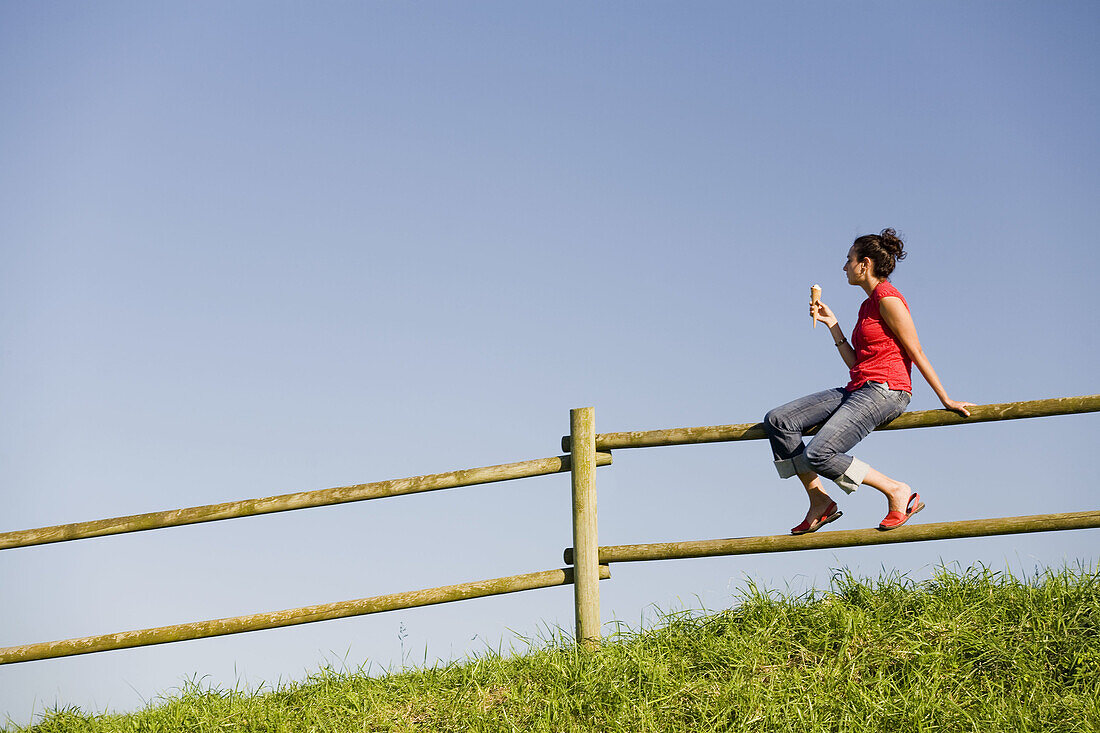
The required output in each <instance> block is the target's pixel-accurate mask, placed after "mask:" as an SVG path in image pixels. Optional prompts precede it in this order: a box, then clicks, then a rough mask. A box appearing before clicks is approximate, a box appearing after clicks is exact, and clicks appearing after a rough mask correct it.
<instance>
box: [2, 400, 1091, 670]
mask: <svg viewBox="0 0 1100 733" xmlns="http://www.w3.org/2000/svg"><path fill="white" fill-rule="evenodd" d="M1097 411H1100V395H1089V396H1083V397H1063V398H1056V399H1048V400H1033V401H1029V402H1009V403H1003V404H993V405H977V406H975V407H973V408H971V416H970V417H969V418H964V417H962V416H960V415H956V414H955V413H953V412H949V411H947V410H925V411H919V412H907V413H905V414H903V415H901V416H899V417H898V418H897V419H896V420H894V421H893V422H891V423H889V424H887V425H884V426H882V427H880V428H879V430H900V429H907V428H918V427H934V426H947V425H961V424H966V423H975V422H987V421H992V420H1015V419H1021V418H1035V417H1053V416H1056V415H1071V414H1077V413H1085V412H1097ZM764 437H766V436H765V435H764V431H763V427H762V426H761V424H760V423H746V424H741V425H716V426H709V427H698V428H676V429H672V430H651V431H642V432H627V433H603V434H599V433H596V432H595V425H594V410H593V408H591V407H585V408H579V409H575V410H572V411H571V412H570V434H569V435H567V436H565V437H564V438H562V447H563V450H565V451H566V452H568V453H569V455H563V456H555V457H551V458H540V459H537V460H532V461H523V462H520V463H508V464H503V465H498V466H486V467H482V468H472V469H463V470H459V471H452V472H449V473H440V474H432V475H428V476H416V477H412V478H404V479H394V480H390V481H379V482H375V483H368V484H357V485H354V486H340V487H336V488H331V489H322V490H318V491H305V492H299V493H294V494H284V495H281V496H272V497H267V498H262V499H248V500H244V501H236V502H228V503H225V504H211V505H207V506H198V507H190V508H186V509H176V510H171V511H164V512H153V513H149V514H137V515H132V516H127V517H116V518H112V519H100V520H95V521H91V522H78V523H75V524H63V525H57V526H52V527H41V528H38V529H29V530H19V531H14V532H0V550H4V549H14V548H19V547H30V546H33V545H41V544H47V543H51V542H67V541H71V540H79V539H88V538H93V537H102V536H105V535H111V534H121V533H125V532H140V531H144V530H150V529H163V528H167V527H178V526H182V525H186V524H196V523H200V522H214V521H220V520H225V519H236V518H242V517H249V516H255V515H259V514H269V513H272V512H283V511H291V510H294V509H306V508H310V507H317V506H327V505H331V504H342V503H347V502H353V501H365V500H368V499H380V498H385V497H390V496H401V495H403V494H413V493H420V492H424V491H436V490H439V489H450V488H458V487H463V486H474V485H478V484H486V483H494V482H497V481H507V480H512V479H520V478H528V477H532V476H544V475H548V474H553V473H564V472H569V473H570V474H571V478H572V497H573V547H571V548H567V549H566V550H565V563H566V564H567V565H569V566H570V567H566V568H559V569H554V570H545V571H541V572H534V573H527V574H523V575H513V576H509V577H505V578H493V579H489V580H480V581H475V582H470V583H460V584H457V585H450V586H444V587H440V588H427V589H424V590H418V591H410V592H406V593H395V594H391V595H385V596H376V597H373V598H361V599H358V600H351V601H340V602H336V603H327V604H321V605H316V606H307V607H304V608H294V609H288V610H284V611H274V612H268V613H259V614H254V615H250V616H238V617H233V618H225V619H217V620H212V621H200V622H195V623H189V624H178V625H175V626H162V627H159V628H152V629H142V630H138V631H127V632H121V633H115V634H104V635H100V636H91V637H84V638H80V639H68V640H64V641H54V642H43V643H38V644H26V645H23V646H13V647H6V648H0V664H12V663H16V662H27V661H32V660H40V659H50V658H54V657H65V656H73V655H77V654H90V653H93V652H102V651H110V650H113V649H126V648H130V647H137V646H150V645H153V644H164V643H168V642H173V641H186V640H190V639H201V638H207V637H211V636H222V635H226V634H239V633H245V632H249V631H260V630H263V629H273V628H278V627H282V626H292V625H296V624H305V623H314V622H317V621H327V620H331V619H337V618H347V617H350V616H360V615H365V614H371V613H379V612H382V611H392V610H397V609H402V608H414V607H418V606H428V605H433V604H437V603H449V602H452V601H461V600H467V599H471V598H483V597H486V596H492V595H501V594H504V593H516V592H519V591H524V590H532V589H535V588H548V587H552V586H559V585H566V584H572V585H573V588H574V608H575V615H576V638H577V642H578V643H579V644H581V645H583V646H585V647H595V646H597V645H598V644H599V640H600V597H599V587H598V584H599V581H600V580H606V579H607V578H610V577H611V573H610V568H609V564H610V563H613V562H635V561H643V560H671V559H682V558H693V557H712V556H716V555H743V554H751V553H762V552H790V551H796V550H811V549H822V548H828V547H853V546H859V545H881V544H893V543H897V542H923V541H930V540H943V539H957V538H964V537H987V536H992V535H1006V534H1018V533H1024V532H1050V531H1057V530H1069V529H1092V528H1097V527H1100V511H1082V512H1070V513H1064V514H1038V515H1032V516H1026V517H1001V518H993V519H975V520H969V521H961V522H938V523H933V524H907V525H905V526H904V527H900V528H898V529H896V530H893V531H891V532H879V531H877V530H874V529H856V530H843V531H830V532H819V533H815V534H808V535H802V536H797V537H795V536H791V535H777V536H772V537H742V538H732V539H718V540H696V541H688V542H664V543H656V544H640V545H616V546H607V547H600V546H599V544H598V533H597V527H596V480H595V479H596V468H597V467H599V466H608V465H611V453H610V452H609V451H610V450H612V449H622V448H644V447H653V446H665V445H685V444H691V443H713V442H721V441H733V440H753V439H761V438H764Z"/></svg>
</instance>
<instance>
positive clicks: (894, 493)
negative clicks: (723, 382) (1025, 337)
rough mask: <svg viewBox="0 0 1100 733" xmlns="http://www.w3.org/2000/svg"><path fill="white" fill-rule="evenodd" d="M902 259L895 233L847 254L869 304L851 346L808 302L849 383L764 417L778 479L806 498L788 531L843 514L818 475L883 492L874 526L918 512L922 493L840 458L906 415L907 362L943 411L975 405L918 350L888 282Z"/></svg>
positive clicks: (823, 309)
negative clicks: (951, 393)
mask: <svg viewBox="0 0 1100 733" xmlns="http://www.w3.org/2000/svg"><path fill="white" fill-rule="evenodd" d="M904 258H905V252H904V251H903V244H902V241H901V240H900V239H898V236H897V233H896V232H895V231H894V230H893V229H883V230H882V233H881V234H867V235H864V236H862V237H859V238H857V239H856V241H855V242H854V243H853V244H852V247H851V249H849V250H848V260H847V261H846V262H845V263H844V272H845V274H847V276H848V284H849V285H858V286H859V287H861V288H863V290H864V291H865V292H866V293H867V300H865V301H863V304H862V305H861V306H860V307H859V320H858V321H857V323H856V327H855V329H854V330H853V331H852V343H851V344H849V343H848V340H847V339H846V338H845V337H844V332H843V331H842V330H841V328H840V326H839V324H838V322H837V319H836V316H834V315H833V312H832V311H831V310H830V309H829V306H827V305H825V304H824V303H822V302H820V301H819V302H817V303H811V304H810V316H811V317H813V318H814V319H815V320H818V321H821V322H822V323H824V324H825V325H826V326H828V327H829V333H830V334H832V337H833V341H834V343H835V345H836V347H837V348H838V349H839V350H840V358H842V359H843V360H844V363H845V364H847V365H848V369H849V374H850V376H851V380H850V381H849V382H848V384H847V386H845V387H837V388H836V389H829V390H825V391H823V392H817V393H816V394H812V395H808V396H806V397H802V398H801V399H797V400H795V401H794V402H789V403H787V404H785V405H783V406H782V407H777V408H775V409H774V410H771V411H770V412H769V413H768V414H767V415H766V416H765V417H764V429H765V431H766V432H767V434H768V439H769V440H770V441H771V444H772V453H773V455H774V457H775V467H776V470H778V471H779V476H780V478H790V477H791V476H795V475H797V476H798V478H799V480H801V481H802V485H803V486H805V487H806V493H807V494H809V497H810V509H809V511H807V512H806V518H805V520H803V522H802V523H801V524H799V525H798V526H797V527H795V528H793V529H792V530H791V534H806V533H808V532H815V531H817V530H818V529H820V528H821V527H823V526H824V525H826V524H828V523H829V522H832V521H834V520H836V519H839V518H840V516H841V512H840V511H838V510H837V506H836V502H835V501H833V500H832V499H831V498H830V497H829V495H828V494H827V493H826V492H825V489H824V488H822V485H821V479H820V478H818V476H819V475H821V476H824V477H825V478H828V479H830V480H832V481H835V482H836V484H837V485H838V486H840V488H842V489H844V491H846V492H848V493H849V494H850V493H852V492H853V491H855V490H856V488H858V487H859V485H860V484H867V485H868V486H872V487H874V488H876V489H878V490H879V491H881V492H882V493H883V494H885V495H886V498H887V501H888V503H889V511H888V513H887V514H886V517H885V518H884V519H883V520H882V522H881V523H880V524H879V529H881V530H888V529H894V528H896V527H900V526H901V525H903V524H905V523H906V522H907V521H909V518H910V517H912V516H913V515H914V514H916V513H917V512H919V511H920V510H921V509H923V508H924V504H923V502H921V500H920V494H916V493H911V491H910V488H909V485H908V484H905V483H902V482H901V481H895V480H894V479H892V478H890V477H888V476H885V475H883V474H881V473H879V472H878V471H876V470H875V469H873V468H871V467H870V466H869V465H867V464H866V463H864V462H863V461H861V460H859V459H858V458H853V457H851V456H849V455H846V453H847V451H849V450H851V449H852V447H853V446H855V444H856V443H858V442H859V441H861V440H863V438H864V437H866V436H867V435H868V434H869V433H870V432H871V431H872V430H874V429H875V428H877V427H878V426H879V425H884V424H885V423H888V422H890V421H891V420H893V419H894V418H896V417H897V416H898V415H900V414H901V413H902V412H904V411H905V408H906V406H907V405H908V404H909V400H910V398H911V397H912V392H913V387H912V383H911V381H910V377H911V375H912V371H913V364H916V365H917V368H918V369H920V373H921V374H923V375H924V378H925V379H926V380H927V381H928V384H929V385H930V386H931V387H932V389H933V391H935V393H936V395H937V396H938V397H939V398H940V402H942V403H943V406H944V407H946V408H947V409H949V410H954V411H955V412H958V413H960V414H961V415H964V416H966V417H969V416H970V412H969V411H967V409H966V408H967V407H972V406H973V404H974V403H972V402H958V401H956V400H952V399H951V398H950V397H948V396H947V391H946V390H945V389H944V388H943V385H942V384H940V380H939V377H937V376H936V371H935V370H934V369H933V368H932V364H931V362H929V361H928V357H926V356H925V355H924V351H922V350H921V346H920V341H919V340H918V339H917V329H916V327H915V326H914V325H913V319H912V318H911V317H910V315H909V304H908V303H906V302H905V298H904V297H902V294H901V293H900V292H898V289H897V288H895V287H894V285H893V283H891V282H890V280H889V276H890V273H892V272H893V271H894V266H895V265H896V264H897V261H898V260H901V259H904ZM815 425H821V429H820V430H819V431H818V432H817V435H815V436H814V437H813V439H812V440H811V441H810V443H809V445H806V446H803V444H802V436H803V434H804V433H805V431H806V430H808V429H809V428H811V427H813V426H815Z"/></svg>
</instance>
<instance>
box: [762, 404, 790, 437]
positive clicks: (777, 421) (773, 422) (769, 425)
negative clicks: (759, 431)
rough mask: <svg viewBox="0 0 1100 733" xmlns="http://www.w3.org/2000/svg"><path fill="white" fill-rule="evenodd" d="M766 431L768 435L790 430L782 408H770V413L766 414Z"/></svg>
mask: <svg viewBox="0 0 1100 733" xmlns="http://www.w3.org/2000/svg"><path fill="white" fill-rule="evenodd" d="M764 432H765V433H767V434H768V435H777V434H779V433H782V432H789V431H788V429H787V428H786V427H785V426H784V420H783V413H782V412H781V411H780V408H778V407H776V408H774V409H771V410H768V413H767V414H766V415H764Z"/></svg>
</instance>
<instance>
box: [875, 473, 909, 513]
mask: <svg viewBox="0 0 1100 733" xmlns="http://www.w3.org/2000/svg"><path fill="white" fill-rule="evenodd" d="M863 483H865V484H867V485H868V486H870V487H871V488H874V489H878V490H879V491H881V492H882V493H884V494H886V501H887V502H889V504H890V508H889V509H887V511H894V512H901V513H902V514H905V505H906V504H908V503H909V496H910V495H911V494H912V493H913V490H912V488H911V487H910V486H909V484H906V483H902V482H901V481H895V480H894V479H892V478H890V477H889V476H886V475H884V474H881V473H879V472H878V471H876V470H875V469H873V468H872V469H871V470H869V471H868V472H867V475H866V476H865V477H864V478H863Z"/></svg>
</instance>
